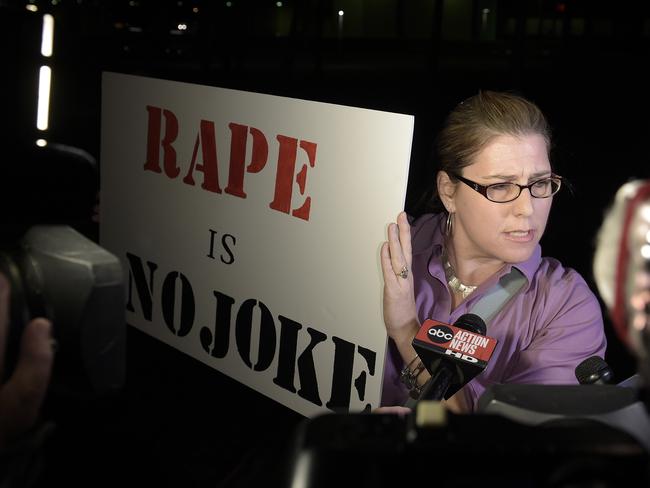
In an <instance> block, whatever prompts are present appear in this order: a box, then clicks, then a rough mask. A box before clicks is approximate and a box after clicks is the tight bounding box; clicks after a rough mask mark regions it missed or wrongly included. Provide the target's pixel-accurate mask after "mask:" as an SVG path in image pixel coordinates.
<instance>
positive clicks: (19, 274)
mask: <svg viewBox="0 0 650 488" xmlns="http://www.w3.org/2000/svg"><path fill="white" fill-rule="evenodd" d="M5 247H6V248H5V249H2V250H0V273H2V274H3V275H5V276H6V277H7V279H8V281H9V284H10V286H11V299H10V324H9V332H8V340H7V350H6V365H5V373H6V374H5V377H8V376H9V375H10V374H11V372H12V371H13V368H14V367H15V362H16V360H17V356H18V351H19V345H20V338H21V335H22V331H23V329H24V327H25V325H26V324H27V322H28V321H29V320H31V319H32V318H34V317H38V316H43V317H47V318H49V319H50V320H52V324H53V335H54V338H55V339H56V341H57V353H56V358H55V362H54V370H53V373H52V381H51V387H50V390H53V391H55V392H57V393H63V394H67V393H75V394H76V393H85V392H91V393H93V394H98V395H103V394H109V393H113V392H116V391H117V390H119V389H120V388H122V387H123V385H124V380H125V368H126V344H125V342H126V320H125V312H124V296H125V294H124V282H123V274H122V267H121V264H120V261H119V260H118V259H117V257H115V256H114V255H113V254H111V253H109V252H108V251H107V250H105V249H104V248H102V247H100V246H99V245H97V244H95V243H94V242H93V241H91V240H89V239H87V238H86V237H84V236H83V235H81V234H80V233H79V232H77V231H76V230H74V229H73V228H72V227H69V226H65V225H38V226H33V227H31V228H30V229H29V230H28V231H27V232H26V233H25V235H24V236H23V237H22V239H21V240H20V241H18V242H16V243H13V244H12V245H6V246H5Z"/></svg>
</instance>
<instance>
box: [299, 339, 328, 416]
mask: <svg viewBox="0 0 650 488" xmlns="http://www.w3.org/2000/svg"><path fill="white" fill-rule="evenodd" d="M307 332H308V333H309V336H310V337H311V341H310V342H309V345H308V346H307V347H306V348H305V350H304V351H303V352H302V354H300V357H299V358H298V361H297V364H298V376H299V378H300V390H298V395H299V396H301V397H302V398H304V399H305V400H308V401H310V402H312V403H313V404H315V405H318V406H320V405H322V404H323V402H322V401H321V399H320V396H319V394H318V378H317V377H316V368H315V366H314V355H313V350H314V347H316V344H318V343H320V342H323V341H324V340H325V339H327V335H325V334H323V333H322V332H320V331H318V330H316V329H312V328H311V327H307Z"/></svg>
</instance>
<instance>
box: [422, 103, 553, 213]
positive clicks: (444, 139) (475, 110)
mask: <svg viewBox="0 0 650 488" xmlns="http://www.w3.org/2000/svg"><path fill="white" fill-rule="evenodd" d="M531 134H539V135H541V136H542V137H543V138H544V140H545V141H546V150H547V153H548V154H549V159H550V152H551V129H550V127H549V124H548V122H547V120H546V117H545V116H544V114H543V113H542V111H541V110H540V108H539V107H538V106H537V105H535V104H534V103H533V102H531V101H529V100H527V99H526V98H524V97H522V96H520V95H516V94H514V93H509V92H495V91H479V92H478V94H476V95H474V96H472V97H470V98H468V99H466V100H464V101H462V102H460V103H459V104H458V105H457V106H456V107H455V108H454V109H453V110H452V111H451V112H450V113H449V115H448V116H447V118H446V120H445V123H444V126H443V128H442V130H441V131H440V132H439V133H438V136H437V138H436V158H437V163H438V170H442V171H445V172H446V173H447V174H449V175H450V176H451V177H452V178H453V175H454V174H460V173H461V172H462V169H463V168H464V167H466V166H469V165H471V164H472V163H473V162H474V158H475V156H476V155H477V154H478V153H479V152H480V151H481V150H483V148H485V146H486V145H488V144H489V143H490V141H491V140H492V139H494V138H495V137H497V136H501V135H511V136H515V137H520V136H524V135H531ZM430 204H431V206H432V207H433V209H435V210H442V205H441V203H440V200H439V197H438V192H437V189H436V185H435V184H434V185H433V188H432V198H431V201H430Z"/></svg>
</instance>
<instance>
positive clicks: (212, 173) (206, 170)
mask: <svg viewBox="0 0 650 488" xmlns="http://www.w3.org/2000/svg"><path fill="white" fill-rule="evenodd" d="M199 146H201V155H202V157H203V164H196V159H197V155H198V152H199ZM195 167H196V170H197V171H201V172H203V184H202V185H201V188H203V189H204V190H208V191H211V192H213V193H221V188H220V187H219V168H218V167H217V142H216V140H215V130H214V122H212V121H210V120H202V121H201V128H200V130H199V133H198V134H197V135H196V141H195V142H194V150H193V151H192V161H191V162H190V167H189V169H188V171H187V174H186V175H185V178H183V183H186V184H188V185H192V186H194V178H193V176H192V173H193V172H194V170H195Z"/></svg>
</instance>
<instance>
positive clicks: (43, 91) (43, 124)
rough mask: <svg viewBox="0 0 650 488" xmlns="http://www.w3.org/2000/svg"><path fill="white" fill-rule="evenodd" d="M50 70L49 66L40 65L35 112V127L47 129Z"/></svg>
mask: <svg viewBox="0 0 650 488" xmlns="http://www.w3.org/2000/svg"><path fill="white" fill-rule="evenodd" d="M51 82H52V70H51V69H50V67H49V66H41V70H40V73H39V77H38V110H37V112H36V128H37V129H38V130H47V126H48V118H49V112H50V84H51Z"/></svg>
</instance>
